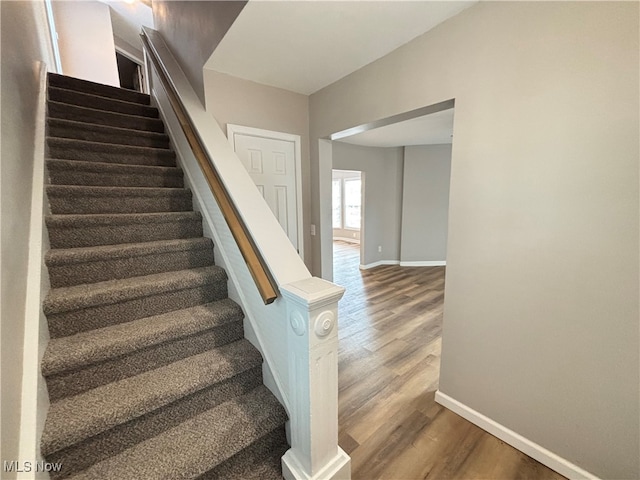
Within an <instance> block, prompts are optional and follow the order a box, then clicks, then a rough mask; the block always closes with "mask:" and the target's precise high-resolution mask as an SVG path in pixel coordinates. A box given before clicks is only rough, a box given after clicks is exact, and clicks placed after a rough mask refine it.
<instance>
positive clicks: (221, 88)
mask: <svg viewBox="0 0 640 480" xmlns="http://www.w3.org/2000/svg"><path fill="white" fill-rule="evenodd" d="M204 88H205V98H206V106H207V111H208V112H210V113H211V114H212V115H213V116H214V117H215V118H216V120H217V121H218V124H219V125H220V127H221V128H222V130H223V131H224V132H225V134H226V132H227V124H228V123H231V124H236V125H243V126H245V127H255V128H262V129H265V130H273V131H276V132H284V133H292V134H295V135H300V141H301V146H300V150H301V156H302V158H301V161H302V172H301V173H302V217H303V221H302V223H303V227H302V228H303V229H304V255H305V259H304V260H305V263H306V264H307V266H310V265H311V258H312V252H311V235H310V233H309V232H310V227H309V226H310V219H311V197H310V192H309V190H310V188H309V184H310V177H311V172H310V171H309V97H308V96H306V95H302V94H299V93H294V92H289V91H288V90H282V89H281V88H275V87H270V86H267V85H261V84H259V83H255V82H250V81H248V80H243V79H241V78H237V77H233V76H231V75H227V74H224V73H219V72H215V71H213V70H210V69H208V68H205V69H204Z"/></svg>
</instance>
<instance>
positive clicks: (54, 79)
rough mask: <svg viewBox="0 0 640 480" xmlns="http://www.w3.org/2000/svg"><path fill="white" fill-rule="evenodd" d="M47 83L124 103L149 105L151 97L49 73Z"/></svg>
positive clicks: (51, 85)
mask: <svg viewBox="0 0 640 480" xmlns="http://www.w3.org/2000/svg"><path fill="white" fill-rule="evenodd" d="M47 81H48V83H49V86H50V87H57V88H65V89H68V90H75V91H77V92H84V93H89V94H92V95H99V96H102V97H107V98H115V99H119V100H124V101H126V102H134V103H139V104H141V105H149V104H150V103H151V97H150V96H149V95H147V94H145V93H140V92H135V91H133V90H126V89H124V88H119V87H112V86H110V85H103V84H101V83H95V82H91V81H89V80H82V79H80V78H74V77H68V76H66V75H59V74H57V73H49V74H48V75H47Z"/></svg>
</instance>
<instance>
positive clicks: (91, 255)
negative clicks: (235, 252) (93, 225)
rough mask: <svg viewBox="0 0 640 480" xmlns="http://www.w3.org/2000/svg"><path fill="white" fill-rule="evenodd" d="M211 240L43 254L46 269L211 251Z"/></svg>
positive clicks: (75, 249) (190, 239)
mask: <svg viewBox="0 0 640 480" xmlns="http://www.w3.org/2000/svg"><path fill="white" fill-rule="evenodd" d="M212 248H213V244H212V243H211V239H209V238H206V237H197V238H185V239H177V240H159V241H157V242H141V243H125V244H121V245H102V246H98V247H80V248H60V249H54V250H49V251H48V252H47V253H46V254H45V264H46V265H47V266H48V267H53V266H60V265H69V264H77V263H87V262H97V261H100V260H113V259H117V258H128V257H135V256H138V255H152V254H154V253H168V252H180V251H184V250H200V249H212Z"/></svg>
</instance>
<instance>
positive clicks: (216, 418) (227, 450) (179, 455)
mask: <svg viewBox="0 0 640 480" xmlns="http://www.w3.org/2000/svg"><path fill="white" fill-rule="evenodd" d="M285 421H286V415H285V412H284V409H283V408H282V406H281V405H280V404H279V403H278V401H277V400H276V398H275V397H274V396H273V395H272V394H271V392H269V391H268V389H267V388H266V387H264V386H260V387H258V388H256V389H254V390H252V391H251V392H249V393H247V394H245V395H243V396H240V397H238V398H236V399H234V400H231V401H228V402H226V403H223V404H222V405H219V406H217V407H215V408H213V409H211V410H208V411H206V412H204V413H202V414H200V415H197V416H195V417H193V418H191V419H189V420H187V421H185V422H183V423H182V424H180V425H178V426H176V427H174V428H172V429H170V430H167V431H166V432H163V433H162V434H160V435H158V436H156V437H153V438H150V439H149V440H147V441H144V442H142V443H139V444H137V445H135V446H134V447H132V448H129V449H128V450H125V451H123V452H122V453H120V454H119V455H116V456H113V457H111V458H108V459H106V460H104V461H102V462H100V463H97V464H95V465H93V466H92V467H90V468H88V469H86V470H84V471H83V472H80V473H79V474H78V475H77V476H74V477H73V478H74V479H76V480H80V479H95V478H100V477H101V476H104V474H105V472H109V476H110V478H132V479H133V478H135V479H137V480H146V479H149V480H151V479H154V480H155V479H158V478H167V479H169V478H171V479H187V478H194V477H197V476H198V475H201V474H203V473H205V472H207V471H208V470H210V469H211V468H213V467H214V466H215V465H217V464H220V463H222V462H224V461H225V460H226V459H228V458H230V457H232V456H233V455H234V454H236V453H237V452H239V451H241V450H242V449H244V448H245V447H246V446H248V445H250V444H251V443H252V442H253V441H254V440H256V439H258V438H261V437H262V436H264V435H266V434H268V433H269V432H271V431H273V430H275V429H276V428H280V427H282V425H283V424H284V422H285ZM177 445H179V446H180V447H179V448H176V446H177Z"/></svg>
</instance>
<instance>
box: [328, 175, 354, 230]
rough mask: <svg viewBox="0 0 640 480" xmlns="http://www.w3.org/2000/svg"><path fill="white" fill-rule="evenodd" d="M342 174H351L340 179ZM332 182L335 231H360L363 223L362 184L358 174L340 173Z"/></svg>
mask: <svg viewBox="0 0 640 480" xmlns="http://www.w3.org/2000/svg"><path fill="white" fill-rule="evenodd" d="M340 173H343V174H344V173H349V174H350V175H348V178H340V177H341V175H340ZM340 173H338V175H335V176H334V178H333V180H332V182H331V190H332V199H331V201H332V205H331V208H332V215H331V217H332V225H333V228H335V229H347V230H360V224H361V221H362V206H361V203H362V182H361V180H360V178H359V177H354V174H357V172H340Z"/></svg>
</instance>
